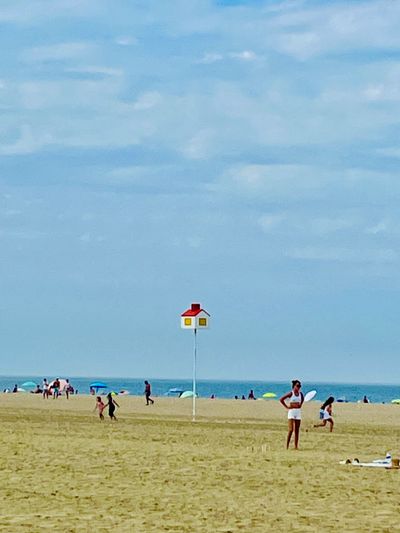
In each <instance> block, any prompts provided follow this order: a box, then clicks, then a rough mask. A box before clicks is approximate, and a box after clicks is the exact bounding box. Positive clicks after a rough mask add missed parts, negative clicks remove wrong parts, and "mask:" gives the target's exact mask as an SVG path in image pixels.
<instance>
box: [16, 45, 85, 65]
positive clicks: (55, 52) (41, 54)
mask: <svg viewBox="0 0 400 533" xmlns="http://www.w3.org/2000/svg"><path fill="white" fill-rule="evenodd" d="M94 48H95V45H94V44H93V43H88V42H65V43H57V44H53V45H46V46H37V47H33V48H30V49H28V50H25V51H24V53H23V55H22V58H23V59H24V60H25V61H35V62H45V61H63V60H67V59H83V58H84V57H85V56H88V55H90V54H91V53H92V52H93V51H94Z"/></svg>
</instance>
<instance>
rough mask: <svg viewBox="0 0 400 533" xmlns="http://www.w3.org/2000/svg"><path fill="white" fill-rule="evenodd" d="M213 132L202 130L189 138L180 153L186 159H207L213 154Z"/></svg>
mask: <svg viewBox="0 0 400 533" xmlns="http://www.w3.org/2000/svg"><path fill="white" fill-rule="evenodd" d="M214 148H215V145H214V143H213V132H212V131H210V130H202V131H199V132H197V133H196V134H195V135H194V136H193V137H191V138H190V139H189V140H188V141H187V142H185V144H184V145H183V147H182V153H183V154H184V156H185V157H186V158H188V159H207V158H208V157H210V156H211V155H213V153H215V150H214Z"/></svg>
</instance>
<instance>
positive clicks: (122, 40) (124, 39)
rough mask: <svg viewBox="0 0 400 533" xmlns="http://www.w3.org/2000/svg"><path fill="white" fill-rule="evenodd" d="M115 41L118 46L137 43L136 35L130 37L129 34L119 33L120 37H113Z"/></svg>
mask: <svg viewBox="0 0 400 533" xmlns="http://www.w3.org/2000/svg"><path fill="white" fill-rule="evenodd" d="M115 42H116V44H119V45H120V46H133V45H135V44H137V43H138V40H137V39H136V37H132V36H129V35H125V36H124V35H121V36H120V37H117V38H116V39H115Z"/></svg>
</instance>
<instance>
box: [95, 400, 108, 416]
mask: <svg viewBox="0 0 400 533" xmlns="http://www.w3.org/2000/svg"><path fill="white" fill-rule="evenodd" d="M105 407H106V404H105V403H104V402H103V400H102V399H101V397H100V396H97V398H96V407H95V408H94V410H95V411H98V412H99V417H100V420H104V415H103V411H104V409H105Z"/></svg>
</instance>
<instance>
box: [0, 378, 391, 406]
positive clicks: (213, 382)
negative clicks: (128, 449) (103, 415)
mask: <svg viewBox="0 0 400 533" xmlns="http://www.w3.org/2000/svg"><path fill="white" fill-rule="evenodd" d="M43 377H45V376H33V375H29V374H26V375H15V376H0V390H1V391H4V390H6V389H11V390H12V388H13V387H14V385H15V384H17V385H18V386H19V387H21V386H22V384H23V383H24V382H27V381H34V382H35V383H37V384H39V385H41V383H42V380H43ZM46 377H48V378H49V380H50V381H51V380H52V379H54V378H55V377H56V376H46ZM59 377H61V378H64V377H67V376H59ZM68 379H69V380H70V382H71V384H72V386H73V387H74V388H75V390H77V391H78V394H89V390H90V383H92V382H94V381H102V382H104V384H106V385H107V389H104V391H103V392H109V391H115V392H120V391H122V390H125V391H128V392H129V393H130V394H132V395H135V396H139V395H142V394H143V390H144V383H143V382H144V379H145V378H127V377H106V376H91V377H88V376H85V377H83V376H68ZM146 379H148V380H149V381H150V383H151V385H152V393H153V395H154V396H155V397H157V396H165V395H167V393H168V391H169V390H170V389H175V388H176V389H180V390H192V380H191V379H173V378H172V379H171V378H168V379H167V378H166V379H160V378H158V379H156V378H146ZM196 383H197V392H198V395H199V397H203V398H209V397H211V396H215V398H223V399H233V398H235V396H237V397H238V398H242V396H244V397H245V398H247V397H248V394H249V391H250V390H253V391H254V394H255V396H256V398H261V397H262V395H263V394H264V393H266V392H273V393H275V394H276V395H277V397H279V396H281V395H283V394H284V393H286V392H288V391H289V390H290V382H289V381H267V380H248V379H247V380H228V379H224V380H222V379H221V380H218V379H198V380H197V382H196ZM302 383H303V389H302V390H303V392H304V393H306V392H308V391H310V390H316V391H317V395H316V397H315V399H316V400H317V401H323V400H324V399H325V398H327V397H328V396H334V398H335V399H336V400H343V401H348V402H357V401H360V400H362V398H363V397H364V396H367V398H368V399H369V400H370V402H372V403H389V402H391V400H393V399H397V398H399V397H400V384H399V385H396V384H384V383H382V384H379V383H337V382H319V381H302Z"/></svg>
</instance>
